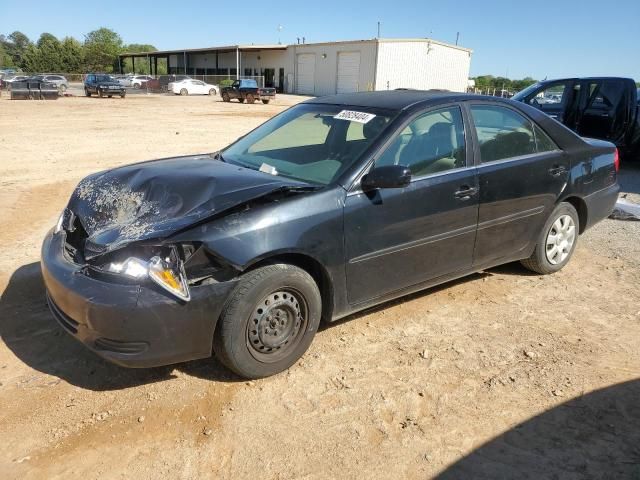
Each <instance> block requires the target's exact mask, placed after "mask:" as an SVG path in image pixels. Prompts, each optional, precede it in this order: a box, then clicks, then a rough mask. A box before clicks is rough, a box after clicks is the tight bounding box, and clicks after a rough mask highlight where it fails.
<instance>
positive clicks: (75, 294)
mask: <svg viewBox="0 0 640 480" xmlns="http://www.w3.org/2000/svg"><path fill="white" fill-rule="evenodd" d="M63 243H64V233H61V234H56V235H52V233H51V232H50V233H49V234H48V235H47V237H46V238H45V240H44V243H43V246H42V263H41V265H42V275H43V277H44V283H45V286H46V290H47V301H48V303H49V307H50V309H51V312H52V314H53V316H54V317H55V318H56V320H57V321H58V323H60V325H61V326H62V327H63V328H64V329H65V330H66V331H67V332H68V333H69V334H71V335H72V336H73V337H74V338H76V339H77V340H79V341H80V342H82V343H83V344H84V345H85V346H86V347H87V348H89V349H90V350H92V351H93V352H95V353H96V354H98V355H99V356H101V357H103V358H105V359H106V360H108V361H110V362H113V363H116V364H118V365H121V366H125V367H155V366H160V365H168V364H172V363H178V362H184V361H188V360H194V359H197V358H205V357H209V356H211V347H212V341H213V332H214V329H215V326H216V322H217V319H218V317H219V315H220V312H221V310H222V306H223V304H224V301H225V300H226V298H227V296H228V294H229V293H230V291H231V289H232V288H233V286H234V285H235V283H234V282H225V283H218V284H215V285H208V286H196V287H192V288H191V297H192V298H191V301H190V302H187V303H185V302H180V301H178V300H177V299H175V298H174V297H172V296H171V295H170V294H168V293H165V292H164V291H162V289H160V288H157V287H156V286H155V285H152V284H146V283H143V284H141V285H132V284H116V283H112V282H106V281H103V280H98V279H95V278H92V277H89V276H87V275H86V274H85V273H83V270H82V267H81V266H80V265H76V264H74V263H72V262H71V261H70V260H69V259H68V258H67V257H66V256H65V254H64V253H63Z"/></svg>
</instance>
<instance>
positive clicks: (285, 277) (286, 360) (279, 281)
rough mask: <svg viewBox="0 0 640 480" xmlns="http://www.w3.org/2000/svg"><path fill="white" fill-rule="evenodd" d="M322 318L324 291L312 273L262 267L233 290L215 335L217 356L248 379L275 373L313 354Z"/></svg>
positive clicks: (214, 345) (245, 277)
mask: <svg viewBox="0 0 640 480" xmlns="http://www.w3.org/2000/svg"><path fill="white" fill-rule="evenodd" d="M321 314H322V299H321V297H320V290H319V289H318V285H316V282H315V281H314V280H313V278H312V277H311V275H309V274H308V273H307V272H305V271H304V270H302V269H300V268H298V267H295V266H293V265H286V264H276V265H267V266H264V267H260V268H257V269H256V270H252V271H250V272H247V273H246V274H245V275H243V276H242V277H241V278H240V281H239V282H238V284H237V285H236V287H235V288H234V290H233V291H232V292H231V295H230V296H229V299H228V301H227V303H226V305H225V307H224V309H223V311H222V314H221V316H220V319H219V320H218V325H217V327H216V331H215V334H214V341H213V349H214V352H215V354H216V357H217V358H218V359H219V360H220V362H221V363H222V364H223V365H225V366H226V367H227V368H229V369H230V370H232V371H233V372H235V373H237V374H238V375H240V376H242V377H245V378H263V377H268V376H270V375H275V374H276V373H280V372H282V371H284V370H286V369H287V368H289V367H291V366H292V365H293V364H294V363H296V362H297V361H298V359H299V358H300V357H301V356H302V355H303V354H304V353H305V352H306V351H307V349H308V348H309V345H310V344H311V341H312V340H313V337H314V336H315V333H316V331H317V330H318V325H319V324H320V317H321ZM278 330H279V331H278Z"/></svg>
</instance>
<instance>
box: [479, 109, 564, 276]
mask: <svg viewBox="0 0 640 480" xmlns="http://www.w3.org/2000/svg"><path fill="white" fill-rule="evenodd" d="M468 107H469V110H470V113H471V118H472V119H473V124H474V129H473V132H474V136H475V139H476V144H477V147H476V157H477V158H479V162H480V164H479V167H478V178H479V185H480V208H479V213H478V233H477V237H476V246H475V251H474V258H473V264H474V267H477V268H484V267H485V266H490V265H496V264H499V263H505V262H508V261H512V260H517V259H520V258H522V257H523V255H525V253H526V254H527V255H528V253H527V252H528V249H529V248H530V247H531V245H532V244H533V243H532V242H534V241H535V239H536V238H537V235H538V233H539V232H540V229H541V228H542V225H543V224H544V222H545V220H546V218H547V217H548V215H549V213H550V212H551V210H552V209H553V208H554V206H555V203H556V200H557V198H558V197H559V195H560V193H561V192H562V190H563V189H564V188H565V186H566V182H567V179H568V176H569V157H568V155H566V154H565V153H564V152H562V151H561V150H560V149H559V148H558V147H557V145H556V144H555V143H554V142H553V140H552V139H551V138H550V137H549V136H548V135H547V134H546V133H545V132H544V131H543V130H542V128H540V127H539V126H538V125H536V124H534V123H533V122H532V121H531V120H530V119H529V118H527V117H525V116H524V115H523V114H522V113H521V112H519V111H517V110H516V109H514V108H512V107H510V106H506V105H503V104H495V103H475V102H471V103H470V104H469V105H468Z"/></svg>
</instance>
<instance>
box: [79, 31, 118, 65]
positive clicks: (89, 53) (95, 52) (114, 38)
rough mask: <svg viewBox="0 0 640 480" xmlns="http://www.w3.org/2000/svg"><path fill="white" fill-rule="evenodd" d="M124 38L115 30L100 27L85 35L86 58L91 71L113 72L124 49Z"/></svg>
mask: <svg viewBox="0 0 640 480" xmlns="http://www.w3.org/2000/svg"><path fill="white" fill-rule="evenodd" d="M122 48H123V46H122V38H120V35H118V34H117V33H116V32H114V31H113V30H110V29H108V28H104V27H103V28H99V29H98V30H94V31H92V32H89V33H88V34H87V35H85V42H84V59H85V66H86V68H87V69H88V70H90V71H100V72H107V73H110V72H113V70H114V65H117V64H118V54H119V53H120V52H121V51H122Z"/></svg>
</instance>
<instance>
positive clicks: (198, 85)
mask: <svg viewBox="0 0 640 480" xmlns="http://www.w3.org/2000/svg"><path fill="white" fill-rule="evenodd" d="M167 91H169V92H170V93H175V94H176V95H217V94H218V87H216V86H215V85H209V84H208V83H205V82H203V81H201V80H194V79H192V78H185V79H184V80H181V81H177V82H171V83H170V84H169V85H167Z"/></svg>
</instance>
